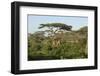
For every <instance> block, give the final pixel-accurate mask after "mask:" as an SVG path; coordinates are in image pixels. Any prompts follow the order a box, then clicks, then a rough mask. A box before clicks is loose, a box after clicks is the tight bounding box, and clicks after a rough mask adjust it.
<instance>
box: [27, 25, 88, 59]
mask: <svg viewBox="0 0 100 76" xmlns="http://www.w3.org/2000/svg"><path fill="white" fill-rule="evenodd" d="M54 36H56V35H54ZM61 39H62V40H61V43H60V45H58V46H57V47H53V46H52V42H53V41H52V39H51V38H50V37H48V36H45V34H44V33H43V31H41V32H36V33H33V34H32V33H31V34H29V35H28V60H50V59H81V58H87V57H88V50H87V47H88V46H87V27H83V28H81V29H79V30H77V31H69V32H66V33H64V34H63V35H61Z"/></svg>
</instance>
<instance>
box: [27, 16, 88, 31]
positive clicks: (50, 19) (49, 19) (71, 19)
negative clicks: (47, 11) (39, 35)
mask: <svg viewBox="0 0 100 76" xmlns="http://www.w3.org/2000/svg"><path fill="white" fill-rule="evenodd" d="M46 23H64V24H67V25H71V26H72V30H78V29H79V28H81V27H83V26H87V25H88V17H82V16H50V15H28V33H34V32H36V31H42V30H45V29H38V27H39V26H40V24H46Z"/></svg>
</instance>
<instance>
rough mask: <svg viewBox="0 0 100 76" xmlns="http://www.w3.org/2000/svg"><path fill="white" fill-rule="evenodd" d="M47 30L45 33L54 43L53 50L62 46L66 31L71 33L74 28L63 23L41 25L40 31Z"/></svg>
mask: <svg viewBox="0 0 100 76" xmlns="http://www.w3.org/2000/svg"><path fill="white" fill-rule="evenodd" d="M41 28H47V30H45V33H47V36H48V37H49V38H50V39H51V41H52V48H55V47H58V46H59V45H60V44H61V41H62V37H63V34H64V33H65V32H66V31H71V29H72V26H70V25H66V24H63V23H47V24H40V27H39V29H41Z"/></svg>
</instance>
